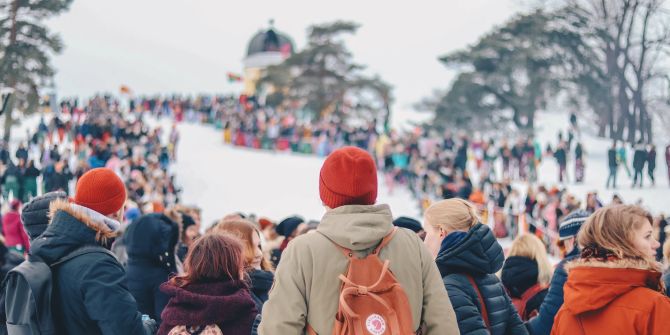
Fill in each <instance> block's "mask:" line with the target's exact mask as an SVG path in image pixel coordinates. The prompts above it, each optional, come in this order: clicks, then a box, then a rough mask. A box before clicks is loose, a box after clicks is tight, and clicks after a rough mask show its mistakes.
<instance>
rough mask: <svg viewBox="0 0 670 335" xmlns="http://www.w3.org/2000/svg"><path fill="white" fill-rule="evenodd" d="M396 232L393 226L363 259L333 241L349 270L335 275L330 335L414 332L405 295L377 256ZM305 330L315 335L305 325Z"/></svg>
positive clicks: (393, 334)
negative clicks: (337, 281) (335, 305)
mask: <svg viewBox="0 0 670 335" xmlns="http://www.w3.org/2000/svg"><path fill="white" fill-rule="evenodd" d="M396 231H397V228H394V229H393V231H391V233H389V234H388V235H386V237H384V239H383V240H382V241H381V243H380V244H379V246H377V248H375V249H374V250H373V251H372V253H371V254H369V255H368V256H367V257H365V258H357V257H356V256H355V255H354V252H353V251H351V250H349V249H346V248H343V247H341V246H339V245H337V244H335V245H336V246H337V248H338V249H339V250H340V251H341V252H342V253H343V254H344V256H346V257H347V258H348V259H349V269H348V270H347V273H346V276H345V275H340V276H339V278H340V280H341V281H342V287H341V289H340V305H339V307H338V309H337V314H336V316H335V326H334V328H333V335H414V334H416V332H415V330H414V329H413V321H412V311H411V309H410V305H409V300H408V299H407V294H406V293H405V291H404V290H403V288H402V286H400V283H398V281H397V280H396V278H395V276H394V275H393V273H392V272H391V270H389V264H390V261H388V260H386V261H382V260H381V259H379V256H378V255H379V251H380V250H381V249H382V248H384V247H385V246H386V245H387V244H388V243H389V242H390V241H391V239H393V236H394V235H395V233H396ZM307 331H308V333H309V334H310V335H316V332H315V331H314V329H312V328H311V327H310V326H309V325H308V326H307Z"/></svg>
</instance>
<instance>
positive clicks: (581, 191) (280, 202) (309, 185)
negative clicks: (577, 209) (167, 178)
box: [175, 113, 670, 226]
mask: <svg viewBox="0 0 670 335" xmlns="http://www.w3.org/2000/svg"><path fill="white" fill-rule="evenodd" d="M537 120H538V138H539V140H540V142H541V143H542V146H543V148H544V147H546V145H547V143H550V144H551V145H552V146H555V144H556V141H557V139H556V138H557V133H558V132H559V131H563V132H564V133H565V130H566V129H567V125H568V122H567V116H566V115H565V114H561V113H557V114H552V113H542V114H540V115H538V117H537ZM582 128H583V134H582V141H583V145H584V147H585V150H586V155H587V156H586V177H585V181H586V182H585V183H583V184H574V183H573V182H570V183H568V184H567V187H568V189H569V190H570V192H572V193H574V194H575V195H576V196H577V197H578V198H579V199H581V200H582V201H584V200H585V198H586V193H588V192H591V191H598V194H599V196H600V199H601V200H602V201H603V203H609V201H610V200H611V198H612V195H613V194H615V193H617V194H619V195H620V196H621V197H623V199H624V201H626V202H627V203H633V202H635V201H637V200H638V199H642V201H643V205H644V206H647V207H648V208H649V209H651V210H652V211H653V213H654V214H658V213H660V212H663V211H666V210H667V201H668V199H670V188H669V187H668V178H667V168H666V165H665V161H664V157H663V150H664V146H660V144H661V143H659V147H658V149H657V150H658V152H659V153H658V156H659V157H658V162H657V166H658V168H657V171H656V178H657V185H656V187H654V188H651V187H650V186H646V188H645V189H631V188H630V185H631V183H632V181H631V180H630V179H629V178H628V177H627V176H626V175H625V172H624V171H623V170H621V169H620V171H619V176H618V184H619V189H617V190H607V189H605V182H606V179H607V171H608V170H607V148H609V146H610V145H611V142H610V141H609V140H605V139H597V138H595V136H593V134H590V133H589V131H588V125H582ZM180 131H181V135H182V136H181V143H180V146H179V156H178V162H177V165H176V167H175V169H176V173H177V180H178V183H179V184H180V185H181V186H182V187H183V189H184V193H183V201H184V202H185V203H187V204H197V205H198V206H200V207H202V208H203V209H204V213H203V216H204V225H205V226H207V225H209V224H210V223H211V222H213V221H214V220H216V219H219V218H221V217H223V216H224V215H226V214H229V213H232V212H237V211H241V212H244V213H254V214H256V215H258V216H267V217H269V218H271V219H274V220H279V219H281V218H284V217H286V216H289V215H294V214H298V215H302V216H304V217H305V218H307V219H320V218H321V216H322V215H323V213H324V209H323V207H322V206H321V202H320V200H319V192H318V182H317V181H318V174H319V169H320V167H321V163H322V159H320V158H317V157H313V156H303V155H294V154H290V153H271V152H265V151H256V150H251V149H240V148H235V147H231V146H227V145H224V144H223V138H222V133H221V132H220V131H217V130H215V129H214V128H213V127H211V126H204V125H196V124H182V125H180ZM629 154H630V155H631V156H632V152H630V150H629ZM631 161H632V157H631V159H629V163H630V162H631ZM557 170H558V167H557V164H556V162H555V160H554V159H553V158H551V157H546V158H545V159H544V160H543V162H542V164H541V166H540V174H539V182H540V183H543V184H544V185H546V186H548V187H551V186H553V185H557V184H558V173H557ZM568 174H569V177H570V180H571V181H572V180H573V179H574V177H573V176H574V164H571V165H570V167H569V171H568ZM645 179H647V178H646V176H645ZM379 180H380V183H379V185H380V190H379V202H380V203H388V204H389V205H391V209H392V211H393V213H394V215H395V216H399V215H407V216H412V217H417V218H418V217H419V211H418V208H417V202H416V200H414V199H412V197H411V195H410V194H409V192H408V191H407V190H403V189H396V190H395V194H393V195H391V196H390V195H388V191H387V190H386V188H385V185H384V183H383V182H381V181H382V178H381V176H380V179H379ZM645 184H646V185H650V183H649V182H648V179H647V180H646V182H645ZM516 186H517V187H518V188H519V190H520V191H522V192H523V191H525V189H526V186H525V185H523V184H520V183H519V184H516Z"/></svg>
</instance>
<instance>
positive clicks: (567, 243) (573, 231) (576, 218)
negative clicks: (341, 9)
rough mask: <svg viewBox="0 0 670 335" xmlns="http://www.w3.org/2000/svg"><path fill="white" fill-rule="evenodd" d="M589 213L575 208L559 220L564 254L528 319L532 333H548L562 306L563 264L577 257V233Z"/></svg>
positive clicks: (566, 275) (543, 334)
mask: <svg viewBox="0 0 670 335" xmlns="http://www.w3.org/2000/svg"><path fill="white" fill-rule="evenodd" d="M590 215H591V213H589V212H587V211H584V210H576V211H574V212H572V213H570V214H568V215H567V216H566V217H565V218H563V220H562V221H561V223H560V225H559V229H558V233H559V239H560V240H559V247H560V248H561V249H562V250H561V251H562V253H563V254H564V255H565V256H564V258H563V260H561V261H560V262H559V263H558V265H557V266H556V270H554V275H553V276H552V277H551V282H550V284H549V291H548V292H547V295H546V296H545V297H544V301H543V302H542V305H540V310H539V311H540V312H539V315H538V316H536V317H535V318H532V319H531V320H530V321H528V323H527V326H528V329H530V333H531V334H533V335H549V334H550V333H551V328H552V327H553V325H554V317H555V316H556V313H558V310H559V309H560V308H561V306H563V286H564V285H565V282H566V281H567V280H568V273H567V271H565V265H566V264H567V263H568V262H570V261H573V260H575V259H578V258H579V254H580V250H579V248H578V246H577V243H576V237H577V233H578V232H579V229H581V227H582V225H583V224H584V222H586V219H587V218H588V217H589V216H590Z"/></svg>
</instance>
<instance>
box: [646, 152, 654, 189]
mask: <svg viewBox="0 0 670 335" xmlns="http://www.w3.org/2000/svg"><path fill="white" fill-rule="evenodd" d="M655 170H656V146H655V145H653V144H652V145H651V146H650V147H649V152H648V153H647V173H648V174H649V179H651V185H652V186H654V185H656V178H655V175H654V171H655Z"/></svg>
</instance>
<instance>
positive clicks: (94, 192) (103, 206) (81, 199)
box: [73, 168, 126, 216]
mask: <svg viewBox="0 0 670 335" xmlns="http://www.w3.org/2000/svg"><path fill="white" fill-rule="evenodd" d="M73 202H74V203H75V204H77V205H80V206H84V207H86V208H90V209H92V210H94V211H96V212H98V213H100V214H102V215H105V216H107V215H110V214H114V213H116V212H118V211H119V210H120V209H121V208H122V207H123V204H124V203H125V202H126V186H125V185H123V181H121V178H119V176H117V175H116V173H114V171H112V170H110V169H106V168H98V169H92V170H90V171H88V172H86V173H84V175H83V176H81V178H79V180H78V181H77V190H76V192H75V196H74V201H73Z"/></svg>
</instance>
